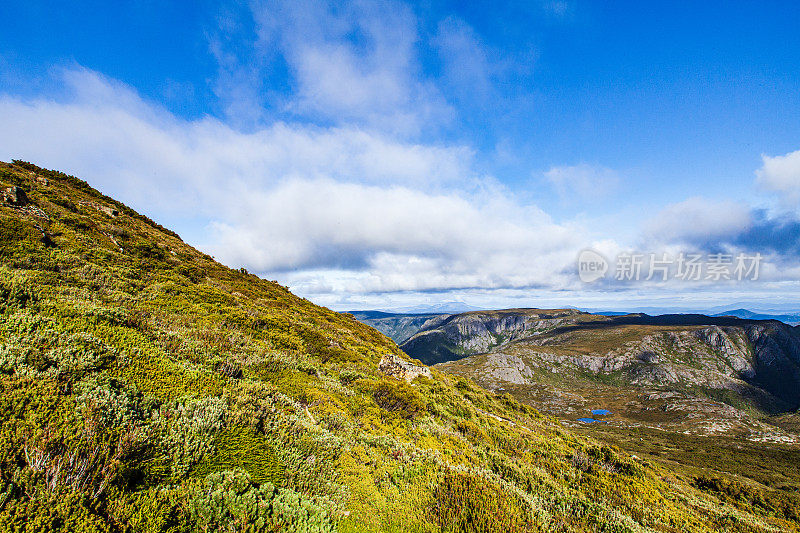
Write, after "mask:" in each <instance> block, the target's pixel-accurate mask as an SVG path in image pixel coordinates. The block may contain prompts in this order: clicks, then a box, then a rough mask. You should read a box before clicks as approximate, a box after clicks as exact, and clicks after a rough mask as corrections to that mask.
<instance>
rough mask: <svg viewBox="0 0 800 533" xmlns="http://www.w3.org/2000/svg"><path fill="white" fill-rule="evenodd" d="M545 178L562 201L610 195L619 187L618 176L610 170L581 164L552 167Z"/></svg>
mask: <svg viewBox="0 0 800 533" xmlns="http://www.w3.org/2000/svg"><path fill="white" fill-rule="evenodd" d="M544 175H545V178H547V180H548V181H549V182H550V183H551V184H552V185H553V187H554V188H555V190H556V192H557V193H558V194H559V196H561V198H562V199H564V200H575V199H581V200H587V199H590V198H597V197H599V196H603V195H605V194H608V193H610V192H611V191H612V190H614V189H615V188H616V187H617V186H618V185H619V181H620V179H619V175H618V174H617V173H616V172H615V171H613V170H611V169H610V168H606V167H602V166H598V165H589V164H586V163H581V164H579V165H574V166H561V167H552V168H551V169H550V170H548V171H547V172H545V174H544Z"/></svg>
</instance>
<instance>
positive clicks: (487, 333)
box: [400, 309, 591, 365]
mask: <svg viewBox="0 0 800 533" xmlns="http://www.w3.org/2000/svg"><path fill="white" fill-rule="evenodd" d="M590 316H591V315H588V314H587V313H582V312H581V311H577V310H574V309H556V310H543V309H505V310H500V311H472V312H468V313H461V314H458V315H449V316H445V317H443V319H441V320H438V321H434V322H430V323H428V324H427V325H426V327H424V328H422V329H420V330H419V331H418V332H417V333H416V334H415V335H414V336H412V337H411V338H409V339H408V340H407V341H405V342H404V343H402V344H401V346H400V348H401V349H402V350H403V351H404V352H406V353H407V354H409V355H411V356H412V357H414V358H416V359H419V360H420V361H422V362H424V363H425V364H429V365H432V364H436V363H442V362H446V361H452V360H455V359H459V358H461V357H465V356H468V355H473V354H478V353H483V352H487V351H489V350H491V349H492V348H495V347H497V346H501V345H503V344H506V343H508V342H511V341H513V340H516V339H519V338H522V337H525V336H527V335H536V334H540V333H542V332H545V331H549V330H551V329H553V328H556V327H560V326H563V325H567V324H573V323H575V322H577V321H580V320H581V319H583V318H584V317H590Z"/></svg>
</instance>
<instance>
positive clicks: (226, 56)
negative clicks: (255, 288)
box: [0, 0, 800, 310]
mask: <svg viewBox="0 0 800 533" xmlns="http://www.w3.org/2000/svg"><path fill="white" fill-rule="evenodd" d="M164 4H167V3H163V2H156V1H153V0H142V1H137V2H127V1H126V2H107V1H106V2H83V1H75V2H63V3H62V2H55V3H54V2H44V1H37V0H26V1H24V2H23V1H21V0H10V1H5V2H3V3H2V5H0V17H1V18H2V20H4V21H5V22H4V29H3V31H2V32H0V118H1V119H2V127H1V128H0V159H2V160H6V161H8V160H10V159H23V160H29V161H32V162H35V163H37V164H39V165H40V166H45V167H48V168H55V169H59V170H63V171H66V172H69V173H72V174H75V175H77V176H80V177H82V178H84V179H86V180H87V181H88V182H89V183H90V184H91V185H93V186H95V187H97V188H99V189H100V190H102V191H103V192H105V193H106V194H109V195H111V196H114V197H116V198H118V199H120V200H122V201H124V202H125V203H127V204H129V205H131V206H133V207H134V208H136V209H137V210H139V211H141V212H143V213H145V214H147V215H148V216H150V217H151V218H153V219H155V220H157V221H159V222H160V223H162V224H164V225H167V226H169V227H171V228H173V229H175V230H176V231H177V232H178V233H180V234H181V235H182V237H183V238H184V240H186V241H187V242H189V243H191V244H193V245H195V246H197V247H199V248H200V249H202V250H203V251H206V252H208V253H210V254H212V255H214V257H216V258H217V259H218V260H220V261H222V262H224V263H225V264H227V265H230V266H232V267H245V268H247V269H249V270H250V271H251V272H256V273H259V274H260V275H262V276H264V277H267V278H268V279H277V280H279V281H280V282H281V283H283V284H286V285H289V286H290V287H291V288H292V290H293V291H294V292H296V293H298V294H300V295H302V296H305V297H307V298H309V299H311V300H313V301H315V302H318V303H321V304H324V305H328V306H331V307H334V308H336V309H364V308H398V307H406V306H414V305H418V304H435V303H438V302H465V303H467V304H469V305H473V306H477V307H511V306H531V307H546V306H556V305H558V306H561V305H573V306H578V307H588V308H598V307H602V308H609V309H612V308H613V309H632V308H639V307H644V306H661V307H674V308H698V309H700V308H702V309H707V308H711V307H715V306H726V305H729V304H730V305H732V304H735V303H741V302H745V303H748V304H752V306H760V307H761V308H764V309H769V308H775V309H778V308H781V309H796V310H800V309H798V308H800V305H798V304H800V283H798V280H800V262H798V258H800V214H799V213H798V208H799V207H800V32H798V31H797V28H798V27H800V5H798V4H796V3H794V2H766V3H765V2H699V3H685V4H681V5H680V6H677V5H674V4H672V3H659V4H655V3H653V4H650V3H645V2H600V1H598V2H589V1H568V0H565V1H544V0H543V1H540V2H537V1H535V0H533V1H531V2H509V3H503V2H500V3H485V2H473V3H471V5H468V6H465V5H463V4H465V3H464V2H437V1H425V2H421V3H418V4H411V3H402V2H352V3H345V2H334V3H327V2H306V1H304V0H294V1H286V2H284V1H280V0H277V1H252V2H245V1H242V2H221V3H220V2H174V3H170V5H164ZM693 4H698V5H693ZM587 248H590V249H593V250H596V251H598V252H599V253H601V254H602V255H603V256H604V257H606V258H607V259H608V261H609V264H610V267H609V268H610V270H609V273H608V276H607V277H606V278H604V279H602V280H600V281H599V282H596V283H589V284H587V283H583V282H581V281H580V279H579V277H578V270H577V266H576V259H577V257H578V254H579V253H580V252H581V251H582V250H584V249H587ZM626 253H633V254H637V253H641V254H643V257H644V263H645V267H646V266H647V261H648V258H649V257H650V255H649V254H651V253H654V254H658V257H662V254H664V253H666V254H668V255H667V257H668V258H677V257H679V256H680V254H681V253H684V254H701V255H702V256H703V257H704V258H708V257H710V255H714V254H724V255H730V256H731V257H734V258H735V257H737V256H738V255H739V254H744V255H746V256H747V257H751V256H754V255H755V254H757V253H758V254H761V256H762V257H763V259H764V260H763V263H761V265H760V266H761V268H760V272H759V276H758V277H759V279H758V280H752V279H744V280H742V281H739V280H736V279H733V280H726V279H724V278H722V279H719V280H716V279H711V278H710V277H708V276H706V274H705V272H704V273H703V275H702V278H701V279H700V280H697V281H691V280H689V281H687V280H684V279H677V278H676V276H673V275H672V271H670V276H669V279H668V280H667V281H663V280H660V279H652V280H650V281H646V280H645V279H641V280H639V281H637V280H635V279H634V280H617V279H614V269H615V265H616V264H617V263H616V261H617V258H618V255H619V254H623V255H624V254H626ZM705 260H706V259H704V261H705ZM676 275H677V273H676ZM644 277H646V276H643V278H644ZM733 277H734V278H735V276H733Z"/></svg>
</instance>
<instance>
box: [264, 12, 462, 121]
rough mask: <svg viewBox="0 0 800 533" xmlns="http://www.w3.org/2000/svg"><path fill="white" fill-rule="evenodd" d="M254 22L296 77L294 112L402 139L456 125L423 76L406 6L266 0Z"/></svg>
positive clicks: (291, 104) (411, 15)
mask: <svg viewBox="0 0 800 533" xmlns="http://www.w3.org/2000/svg"><path fill="white" fill-rule="evenodd" d="M253 17H254V18H255V21H256V24H257V31H258V34H259V39H260V48H261V49H263V50H273V49H278V50H280V53H281V55H282V57H283V60H284V61H285V64H286V66H287V67H288V70H289V73H290V75H291V76H292V84H293V94H292V96H291V98H289V99H288V100H287V101H286V102H284V105H285V107H286V110H287V111H289V112H292V113H295V114H297V115H300V116H309V117H312V118H316V119H322V120H329V121H332V122H333V123H334V124H341V123H342V122H343V121H344V122H348V123H357V124H360V125H362V126H365V127H369V128H371V129H377V130H381V131H388V132H391V133H395V134H403V135H416V134H418V133H420V132H421V131H422V129H423V128H426V129H431V128H432V127H437V126H438V125H439V124H441V123H443V122H447V121H449V120H451V118H452V114H453V110H452V108H451V107H450V106H449V104H448V103H447V102H446V101H445V99H444V98H443V97H442V96H441V94H440V93H439V91H438V89H437V88H436V87H435V85H433V84H432V83H429V82H426V81H425V80H424V77H423V76H422V74H421V67H420V65H419V59H418V55H419V51H418V48H417V45H418V39H419V37H418V30H417V24H418V22H417V19H416V16H415V15H414V13H413V11H412V10H411V9H410V8H409V7H408V6H407V5H405V4H402V3H397V2H379V3H374V2H345V3H341V2H304V1H295V0H291V1H288V0H286V1H285V0H265V1H261V2H256V3H254V4H253Z"/></svg>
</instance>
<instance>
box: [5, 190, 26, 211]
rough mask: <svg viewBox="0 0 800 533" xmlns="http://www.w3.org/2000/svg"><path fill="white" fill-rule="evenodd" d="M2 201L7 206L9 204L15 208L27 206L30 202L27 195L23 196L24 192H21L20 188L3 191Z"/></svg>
mask: <svg viewBox="0 0 800 533" xmlns="http://www.w3.org/2000/svg"><path fill="white" fill-rule="evenodd" d="M3 200H4V201H5V202H6V203H7V204H11V205H13V206H16V207H22V206H24V205H28V203H29V202H30V200H28V195H27V194H25V191H24V190H22V188H21V187H16V186H15V187H9V188H7V189H6V190H5V191H3Z"/></svg>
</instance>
